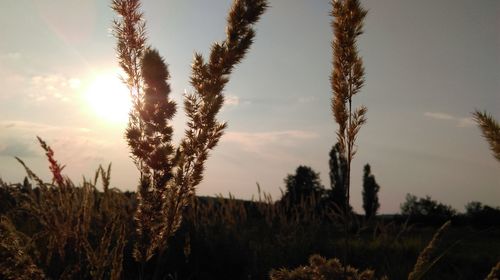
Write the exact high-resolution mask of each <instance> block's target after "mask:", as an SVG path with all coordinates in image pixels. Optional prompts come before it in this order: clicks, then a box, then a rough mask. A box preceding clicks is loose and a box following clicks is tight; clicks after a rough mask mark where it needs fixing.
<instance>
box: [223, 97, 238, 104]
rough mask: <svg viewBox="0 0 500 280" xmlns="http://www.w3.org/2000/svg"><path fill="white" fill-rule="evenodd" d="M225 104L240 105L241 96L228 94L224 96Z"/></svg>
mask: <svg viewBox="0 0 500 280" xmlns="http://www.w3.org/2000/svg"><path fill="white" fill-rule="evenodd" d="M224 105H226V106H238V105H240V98H239V97H238V96H236V95H226V96H225V97H224Z"/></svg>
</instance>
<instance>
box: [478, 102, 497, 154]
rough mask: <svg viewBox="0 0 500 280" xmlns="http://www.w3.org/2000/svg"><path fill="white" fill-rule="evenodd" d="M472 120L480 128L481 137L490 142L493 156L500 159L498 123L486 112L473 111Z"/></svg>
mask: <svg viewBox="0 0 500 280" xmlns="http://www.w3.org/2000/svg"><path fill="white" fill-rule="evenodd" d="M473 115H474V120H475V121H476V122H477V124H478V125H479V128H481V131H482V133H483V137H484V138H485V139H486V141H488V143H489V144H490V149H491V152H492V153H493V156H494V157H495V158H496V159H497V160H498V161H500V124H499V123H498V122H497V121H496V120H495V119H493V117H492V116H491V115H490V114H488V113H487V112H480V111H477V110H476V111H475V112H474V113H473Z"/></svg>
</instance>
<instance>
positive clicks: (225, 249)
mask: <svg viewBox="0 0 500 280" xmlns="http://www.w3.org/2000/svg"><path fill="white" fill-rule="evenodd" d="M35 190H36V188H34V189H31V190H29V189H24V190H23V189H22V188H21V187H13V186H10V187H7V186H6V185H5V184H4V185H3V186H2V187H1V188H0V206H1V207H0V211H1V213H0V214H2V215H5V216H6V217H8V218H9V219H10V220H12V221H13V222H14V225H15V227H16V229H17V230H18V231H20V232H22V233H23V234H24V235H25V236H26V237H28V238H29V237H33V236H34V235H36V234H37V230H38V227H39V226H38V225H37V223H36V221H34V220H33V219H30V218H29V217H30V214H29V213H28V212H26V211H24V210H23V207H22V204H23V201H22V200H23V197H26V195H29V193H30V192H32V193H33V194H34V195H36V191H35ZM21 194H22V195H21ZM96 195H97V196H99V195H100V194H99V193H97V194H96ZM115 196H116V197H115V199H114V200H115V202H116V203H122V204H123V205H122V206H123V208H124V209H132V208H133V207H134V205H135V198H134V194H133V193H120V192H115ZM192 205H193V206H191V207H189V208H187V209H186V210H185V212H184V222H183V224H182V226H181V228H180V230H179V231H178V232H177V233H176V235H175V236H174V237H172V238H171V239H170V240H169V249H168V250H167V253H166V254H165V255H164V256H163V258H162V260H159V261H157V260H153V261H152V262H151V264H150V265H149V266H147V267H146V268H145V270H144V271H145V275H143V277H145V278H148V273H153V271H154V270H155V267H153V266H154V265H157V264H158V263H159V264H160V265H161V269H162V270H163V271H164V272H166V273H167V275H170V276H171V277H172V278H173V279H268V277H269V272H270V271H271V270H272V269H278V268H295V267H298V266H300V265H305V264H307V263H308V259H309V257H310V256H311V255H313V254H319V255H321V256H324V257H326V258H338V259H340V260H341V261H342V262H343V263H347V264H349V265H352V266H354V267H356V268H359V269H361V270H364V269H373V270H374V271H375V273H376V276H377V277H381V276H384V275H386V276H388V277H389V279H407V277H408V274H409V273H410V272H411V271H412V269H413V266H414V265H415V262H416V259H417V257H418V255H419V253H420V252H421V251H422V250H423V248H425V247H426V246H427V244H428V242H429V241H430V240H431V239H432V236H433V234H434V233H435V231H436V229H437V227H436V226H428V225H425V224H413V225H410V226H407V225H405V223H401V222H399V220H398V219H391V218H385V219H378V220H377V219H375V220H372V221H369V222H366V221H364V220H363V218H362V217H359V216H354V217H353V221H354V222H353V223H352V225H351V227H350V231H349V239H348V246H347V247H346V244H345V239H344V227H343V225H342V224H341V223H340V222H338V221H337V220H335V219H334V218H332V217H333V216H332V215H328V214H318V213H315V212H314V211H312V210H308V209H314V207H311V205H308V204H307V203H303V204H302V205H298V206H296V207H295V208H293V210H292V209H290V208H287V207H285V206H283V205H280V204H278V203H272V202H271V200H270V199H269V197H268V198H267V199H266V201H254V202H251V201H242V200H237V199H234V198H230V199H223V198H220V197H219V198H207V197H197V198H196V199H195V201H194V202H193V204H192ZM93 207H95V208H98V207H100V205H99V204H95V205H94V206H93ZM118 208H119V207H118ZM95 212H96V213H103V212H102V211H99V209H96V211H95ZM126 212H127V213H129V214H127V215H130V217H129V219H128V221H132V213H133V211H130V210H128V211H126ZM103 214H106V215H110V214H112V213H103ZM125 220H127V219H125ZM125 226H126V228H127V232H126V240H127V242H126V245H125V249H124V255H123V274H122V276H123V277H122V278H124V279H137V278H138V277H139V271H140V269H139V264H138V263H137V262H135V260H134V259H133V257H132V248H133V244H134V242H135V235H134V232H133V230H131V229H132V228H133V226H132V224H127V225H125ZM91 228H92V227H91ZM96 228H97V227H96ZM89 236H95V237H96V238H97V236H99V233H97V232H90V234H89ZM27 249H28V250H27V253H30V254H33V255H36V254H37V253H38V254H39V253H40V252H45V251H44V250H46V248H45V249H44V248H42V249H40V248H27ZM66 249H67V251H66V252H67V255H66V258H65V259H63V258H57V259H58V260H59V261H58V262H57V263H56V262H51V263H48V264H44V263H37V265H38V266H39V267H40V268H41V269H42V270H43V271H44V272H45V273H46V276H48V277H51V278H54V279H57V278H59V276H61V275H60V274H61V273H62V272H61V269H60V268H61V267H64V266H65V265H66V264H65V261H70V260H72V259H73V260H74V256H72V255H71V248H66ZM54 254H57V253H56V252H54ZM441 254H442V256H441V257H440V259H439V260H438V261H437V262H436V263H435V264H434V265H433V266H432V267H431V268H430V269H429V271H428V272H427V273H426V274H425V275H424V279H484V277H485V276H486V275H487V274H488V272H489V271H490V269H491V267H492V266H493V265H494V264H495V263H496V262H498V260H500V227H491V226H490V227H485V228H478V227H473V226H470V225H468V223H463V222H460V223H459V222H455V224H454V225H453V224H452V227H451V229H450V230H448V231H447V232H446V234H445V235H444V237H443V242H442V244H441V245H440V246H439V248H438V256H440V255H441ZM34 260H36V258H34ZM152 264H154V265H152ZM80 279H86V278H85V277H81V278H80Z"/></svg>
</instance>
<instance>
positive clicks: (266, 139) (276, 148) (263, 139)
mask: <svg viewBox="0 0 500 280" xmlns="http://www.w3.org/2000/svg"><path fill="white" fill-rule="evenodd" d="M318 137H319V134H318V133H316V132H312V131H304V130H285V131H270V132H228V133H227V134H225V135H224V137H223V138H222V141H223V142H225V143H227V144H229V143H233V144H236V145H237V146H236V148H238V149H241V150H243V151H244V152H248V153H251V154H253V155H254V156H257V157H261V158H273V159H275V158H281V159H285V158H290V157H291V155H290V152H289V151H290V150H296V147H297V146H300V145H304V143H305V142H307V141H311V140H314V139H317V138H318Z"/></svg>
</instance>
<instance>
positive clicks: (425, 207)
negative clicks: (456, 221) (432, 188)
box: [400, 194, 456, 222]
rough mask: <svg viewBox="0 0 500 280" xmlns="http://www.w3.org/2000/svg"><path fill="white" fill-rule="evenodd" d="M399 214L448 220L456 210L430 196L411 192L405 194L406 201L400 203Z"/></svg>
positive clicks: (431, 220) (426, 219)
mask: <svg viewBox="0 0 500 280" xmlns="http://www.w3.org/2000/svg"><path fill="white" fill-rule="evenodd" d="M400 207H401V214H403V215H408V216H412V217H414V218H416V219H417V220H424V221H430V222H442V221H444V220H449V219H450V218H451V217H453V216H454V215H455V214H456V211H455V210H454V209H453V208H452V207H451V206H449V205H444V204H442V203H440V202H437V201H435V200H433V199H432V198H431V197H430V196H426V197H425V198H418V197H416V196H414V195H412V194H407V195H406V201H405V202H404V203H403V204H401V206H400Z"/></svg>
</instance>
